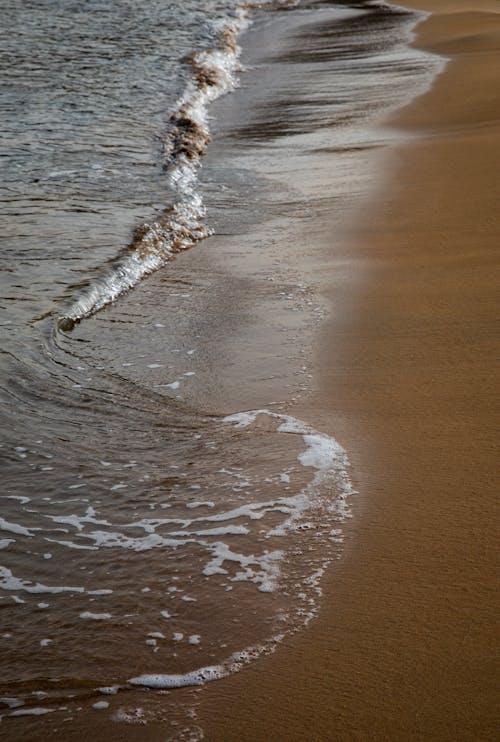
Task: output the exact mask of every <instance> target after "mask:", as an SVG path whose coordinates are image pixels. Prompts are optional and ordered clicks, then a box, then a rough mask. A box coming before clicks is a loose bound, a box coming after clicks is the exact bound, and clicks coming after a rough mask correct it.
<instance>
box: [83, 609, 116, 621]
mask: <svg viewBox="0 0 500 742" xmlns="http://www.w3.org/2000/svg"><path fill="white" fill-rule="evenodd" d="M80 618H84V619H90V620H92V621H105V620H106V619H108V618H112V615H111V613H92V612H91V611H84V612H83V613H80Z"/></svg>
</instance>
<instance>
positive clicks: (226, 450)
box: [0, 0, 435, 739]
mask: <svg viewBox="0 0 500 742" xmlns="http://www.w3.org/2000/svg"><path fill="white" fill-rule="evenodd" d="M278 5H279V4H274V6H273V7H272V11H273V12H269V11H267V13H266V12H264V11H260V12H258V13H255V11H254V15H253V16H252V14H251V12H250V11H249V10H247V9H244V8H240V7H238V6H237V5H236V3H231V2H223V1H222V0H217V1H215V0H214V2H206V1H205V0H203V1H202V0H198V1H194V0H193V1H191V2H172V1H167V0H165V1H160V0H150V1H149V2H147V3H142V4H136V3H131V2H125V1H121V2H119V1H118V0H117V1H115V2H108V3H105V4H102V3H100V2H86V3H80V2H74V3H67V2H64V3H63V2H54V1H49V0H45V1H43V0H42V1H40V2H34V1H28V2H24V1H23V2H15V1H12V0H9V1H8V2H7V3H5V7H4V8H3V18H2V29H1V30H0V54H1V63H2V64H1V67H2V70H3V78H4V79H3V83H4V87H3V91H4V92H3V101H2V103H3V110H4V120H3V128H2V132H1V135H0V136H1V138H0V150H1V156H2V176H3V177H2V185H1V188H2V205H1V210H2V211H1V213H2V225H3V226H2V267H3V274H2V279H1V281H2V284H1V285H2V294H1V297H2V298H1V306H2V317H1V327H0V330H1V350H2V356H1V357H2V373H1V380H2V382H1V398H0V429H1V431H2V440H1V448H0V454H1V459H2V491H1V495H0V497H1V511H0V513H1V514H0V552H1V554H0V556H1V557H2V558H1V559H0V588H1V590H0V609H1V615H2V634H1V636H0V642H1V653H2V680H1V687H0V696H1V699H0V702H1V704H2V705H1V707H0V708H1V709H2V710H1V712H0V714H1V715H2V716H4V717H14V718H6V719H5V722H6V723H9V724H11V725H14V724H16V725H18V726H16V727H15V728H14V726H12V730H13V731H12V734H13V735H14V734H15V735H18V738H19V739H23V738H26V734H25V731H24V730H25V727H24V726H23V725H24V724H25V723H27V722H26V719H28V720H32V719H33V718H34V719H36V720H37V723H40V724H41V723H42V721H43V719H44V718H45V717H46V716H47V714H49V715H52V714H53V715H55V717H61V714H62V713H63V712H64V714H66V715H67V714H71V716H70V717H68V718H69V719H70V721H68V722H67V723H75V724H78V713H79V712H80V711H81V710H82V709H83V710H86V709H87V710H88V709H90V708H91V707H95V708H96V709H102V710H105V709H107V708H108V706H107V705H106V703H108V701H106V702H105V703H104V704H102V699H103V697H104V698H109V697H113V698H114V697H115V695H117V696H120V694H124V693H125V691H126V690H127V689H130V688H136V687H148V688H149V687H152V688H156V689H158V688H160V689H172V688H175V689H182V687H183V686H191V685H193V686H198V685H200V684H203V683H204V682H206V681H207V680H212V679H218V678H221V677H223V676H226V675H228V674H231V673H232V672H235V671H237V670H239V669H240V668H242V667H243V666H244V665H245V664H246V663H247V662H249V661H251V660H252V659H255V658H257V657H258V656H259V655H261V654H262V653H263V652H269V651H273V650H274V648H275V647H276V646H277V644H279V642H280V641H281V640H282V639H283V637H284V636H285V635H287V633H290V632H293V631H295V630H297V629H299V628H301V627H303V626H304V625H306V624H307V623H308V622H309V621H310V620H311V618H312V617H313V616H314V615H315V613H316V611H317V610H318V606H319V597H320V594H321V587H320V580H321V576H322V574H323V573H324V571H325V569H327V568H328V565H329V564H331V563H332V561H333V560H334V559H335V557H336V556H337V554H338V551H339V548H340V544H341V541H342V532H341V524H342V522H343V521H344V520H345V518H346V517H348V515H349V510H348V502H349V499H348V498H349V497H350V495H352V494H353V486H352V484H351V481H350V468H349V461H348V457H347V454H346V452H345V451H344V450H343V448H342V446H341V445H340V444H339V443H338V442H337V441H336V440H335V438H334V437H333V436H332V435H331V434H330V433H327V432H324V431H319V430H316V429H315V428H314V426H312V425H311V424H310V422H309V421H307V420H305V421H302V420H298V419H297V418H296V416H294V415H293V410H292V409H291V407H292V405H291V400H290V399H288V400H287V399H286V398H285V399H283V398H282V397H281V398H279V399H278V398H275V399H273V400H271V401H269V400H268V399H267V397H266V396H265V394H264V392H263V393H262V398H261V399H259V406H258V407H257V409H256V410H255V411H250V412H248V411H247V410H246V409H245V408H241V407H235V401H234V399H233V397H234V398H236V397H235V395H233V396H232V395H231V394H230V393H229V392H228V389H229V387H228V386H227V385H226V386H224V371H225V369H227V368H229V367H230V366H231V364H232V363H234V359H233V358H232V357H231V356H230V355H229V356H228V357H227V358H226V357H224V355H223V354H222V353H220V352H219V351H220V347H221V346H220V343H219V344H217V342H216V341H217V338H220V336H228V335H230V334H231V332H236V334H237V333H238V332H240V331H241V327H242V325H241V322H242V320H241V317H240V314H241V315H243V309H242V307H243V305H244V302H245V301H246V302H247V303H248V302H249V301H250V300H253V301H255V296H249V295H248V293H247V294H245V292H242V291H240V289H239V284H237V285H236V284H234V285H233V284H230V283H227V281H226V277H223V279H224V281H225V283H224V282H222V283H221V284H220V285H221V286H223V289H220V290H219V294H220V296H219V295H218V298H217V301H215V299H214V294H213V293H211V286H212V285H213V281H214V280H215V279H213V281H212V284H210V285H209V284H208V282H209V270H205V269H204V268H203V261H202V259H201V257H200V262H199V266H201V268H199V269H198V270H199V271H200V272H199V274H198V275H195V273H196V270H197V269H196V268H195V267H194V266H196V265H198V263H197V261H196V260H195V261H194V263H193V275H192V276H190V275H189V274H188V275H186V270H185V269H180V268H179V269H178V268H176V267H175V260H174V261H173V262H169V261H172V259H173V258H174V256H175V253H177V252H179V251H182V250H184V249H185V248H187V247H193V245H195V243H196V242H198V241H199V240H200V239H202V238H203V237H205V236H207V235H208V234H209V233H210V231H211V229H216V230H217V231H218V232H224V231H225V230H231V229H232V230H236V229H239V230H240V231H243V230H244V229H245V228H247V229H248V230H249V231H250V233H253V234H255V235H257V234H258V226H257V225H258V224H260V228H262V224H265V225H266V227H265V228H264V233H266V229H268V228H269V227H268V222H266V219H269V220H271V221H269V224H271V223H272V224H274V222H272V219H276V218H278V217H279V219H283V215H284V214H285V215H286V216H287V220H288V221H290V220H291V222H290V223H291V224H292V226H293V224H294V223H293V219H294V218H296V219H298V220H299V221H300V219H302V218H303V216H304V214H305V213H306V212H307V213H309V212H310V213H312V214H313V216H314V214H315V213H318V214H319V213H320V212H321V211H322V208H323V206H322V204H323V200H322V199H324V198H325V194H324V193H321V194H320V193H318V185H317V183H318V182H319V183H322V182H323V170H322V167H327V168H328V169H331V166H330V164H329V161H328V165H326V164H325V153H327V152H330V153H332V152H337V153H341V152H343V153H344V154H345V159H342V158H341V157H339V158H338V160H337V161H336V164H335V167H336V168H337V169H338V176H339V177H338V179H337V181H336V182H337V184H338V186H335V184H334V185H332V186H331V188H335V187H338V188H339V192H341V191H342V189H344V190H345V187H346V185H345V184H346V182H347V180H348V179H349V178H350V179H351V180H352V181H354V179H355V178H356V177H358V175H355V174H356V173H358V170H357V169H356V167H354V165H355V161H354V159H353V155H352V153H353V152H355V153H359V151H361V152H362V151H363V150H364V149H366V150H368V149H370V148H371V147H374V146H379V145H380V141H374V140H373V139H372V140H370V138H369V135H368V133H367V128H366V124H365V121H367V120H369V119H370V117H373V116H375V115H376V114H377V113H378V112H380V111H385V110H386V109H387V108H388V107H389V106H390V105H394V104H396V103H397V102H400V101H402V100H404V99H405V96H408V94H409V92H408V91H413V94H414V93H415V92H416V91H418V90H419V89H421V88H422V86H425V84H427V83H428V81H429V79H430V75H431V74H432V73H433V72H434V71H435V65H434V66H432V65H431V64H430V62H429V59H428V58H427V57H426V56H424V55H422V56H420V55H418V54H416V53H409V52H408V48H407V46H406V41H407V35H408V29H409V28H410V27H411V22H410V20H409V19H408V17H407V16H405V15H398V14H393V13H388V12H387V10H378V9H377V7H376V6H373V7H372V5H371V4H365V5H366V8H364V9H363V7H362V6H363V4H362V3H348V2H345V3H331V2H328V3H302V4H301V5H299V8H298V9H296V10H292V11H290V10H288V11H285V10H281V11H280V10H279V8H278V9H277V6H278ZM351 6H352V7H351ZM253 17H257V30H256V31H255V34H257V35H254V36H253V37H252V36H251V35H250V34H251V33H252V31H250V32H249V34H247V39H248V40H251V39H252V38H253V39H254V42H255V48H254V49H253V51H252V46H251V44H249V46H248V50H247V54H246V56H245V53H244V54H243V57H242V59H243V61H244V62H245V64H246V65H247V66H248V68H249V70H248V73H244V72H242V71H241V70H239V60H240V56H239V49H238V47H237V44H236V42H237V40H238V34H240V33H241V32H242V31H243V30H244V29H245V28H246V26H247V24H248V22H249V21H250V20H251V19H252V18H253ZM304 24H306V25H307V24H309V25H308V26H307V28H308V32H307V36H305V37H304V38H301V42H300V44H299V45H297V44H296V42H295V39H296V38H298V34H299V31H300V29H302V27H303V26H304ZM278 28H284V29H288V31H287V33H283V35H282V37H280V38H281V42H280V44H281V46H279V45H278V46H276V47H275V40H276V39H277V38H278V37H277V35H276V31H277V29H278ZM256 39H257V40H258V39H260V42H259V43H260V45H261V46H260V47H259V46H258V43H257V41H255V40H256ZM276 44H277V42H276ZM278 47H279V48H278ZM259 49H260V50H259ZM263 49H264V50H267V51H265V53H264V52H263V51H262V50H263ZM193 53H194V55H193ZM252 54H253V55H254V57H255V58H253V57H252ZM273 55H274V56H273ZM257 62H258V64H257ZM254 63H255V64H256V66H255V67H253V65H254ZM259 65H260V66H259ZM260 67H262V69H261V68H260ZM308 70H310V71H311V70H312V73H311V74H309V73H308ZM241 74H245V75H247V78H246V79H247V80H248V81H249V83H248V84H249V85H250V86H252V85H253V86H254V87H253V88H252V87H251V88H250V93H249V95H247V97H246V98H245V94H244V92H243V91H239V93H240V95H239V97H238V95H237V94H236V93H232V94H231V95H232V96H234V101H237V103H235V105H237V107H238V110H237V112H236V113H235V112H234V111H233V114H232V115H233V120H232V124H231V126H229V130H228V131H226V133H225V135H224V136H225V138H222V140H219V141H222V145H219V146H220V147H221V149H222V150H223V151H222V152H220V151H217V149H216V148H215V149H214V150H213V151H214V152H216V155H215V157H214V159H215V161H216V164H215V165H214V161H213V160H212V162H211V164H210V163H209V165H208V167H207V169H206V172H205V173H204V175H203V177H200V171H199V165H200V162H201V159H202V158H203V155H204V153H205V150H206V147H207V144H208V139H209V133H210V128H212V126H213V125H214V124H215V127H217V125H218V124H217V122H212V121H211V120H210V111H211V108H210V103H211V102H213V101H214V100H216V99H217V98H218V97H219V96H221V95H222V94H224V93H227V92H230V91H231V90H233V89H234V87H235V86H236V85H237V79H238V76H239V75H241ZM353 91H356V93H355V94H353ZM231 95H229V96H228V101H230V99H231ZM245 106H247V109H246V108H245ZM230 109H231V103H230V102H228V111H230ZM229 120H230V119H229V118H228V121H229ZM221 137H222V134H221ZM283 141H286V142H290V141H292V142H293V145H292V149H293V154H294V156H296V157H298V158H300V157H304V155H305V154H307V155H308V156H309V157H313V156H316V157H318V158H319V159H318V161H317V162H316V161H313V160H312V162H314V168H315V170H314V172H315V177H314V178H313V179H312V181H313V182H312V185H311V186H310V188H311V189H310V190H309V191H308V190H307V184H306V180H307V179H304V180H303V181H302V182H301V183H296V184H294V186H295V188H296V190H295V191H294V192H293V193H291V190H290V188H289V186H286V187H285V186H283V185H282V186H280V187H276V183H275V182H273V183H271V185H270V181H269V180H268V179H266V178H268V176H269V173H272V171H273V168H276V167H277V165H279V162H280V160H279V159H276V158H277V157H278V155H279V150H280V147H282V146H284V145H283ZM214 146H215V147H216V146H217V141H216V142H214ZM314 153H316V154H315V155H314ZM355 157H358V154H355ZM292 161H293V157H292V156H290V158H289V162H292ZM360 161H362V156H361V160H360ZM356 162H357V160H356ZM329 177H330V175H329ZM330 179H331V178H330ZM227 184H229V186H228V185H227ZM356 187H357V186H356ZM288 199H291V200H288ZM284 204H286V208H285V207H284ZM325 208H326V207H325ZM327 208H331V202H330V201H329V202H328V204H327ZM294 215H295V217H294ZM242 225H244V226H242ZM274 228H275V226H273V229H274ZM293 228H294V229H295V226H294V227H293ZM259 240H260V237H259ZM201 244H203V243H201ZM260 245H261V247H262V248H263V250H264V251H263V252H262V256H261V259H262V271H265V272H266V281H267V280H270V281H273V280H274V278H275V277H276V279H277V277H278V275H279V271H280V270H282V271H283V270H285V269H284V268H280V267H278V266H277V265H276V260H275V262H274V264H273V263H272V260H274V258H272V251H271V250H268V249H267V247H268V246H267V245H266V244H264V243H262V242H261V243H260ZM197 249H199V247H198V246H195V247H193V254H195V253H194V251H196V250H197ZM231 250H232V251H233V252H234V250H235V248H233V247H231ZM200 255H201V253H200ZM242 259H243V260H244V259H245V256H244V255H243V256H242ZM266 260H267V261H271V263H270V264H269V265H267V264H266ZM273 266H274V267H273ZM158 269H159V271H158ZM152 271H158V272H157V273H155V274H154V276H153V278H151V279H149V281H146V282H144V281H142V282H141V279H142V278H143V277H144V276H145V275H146V274H148V273H150V272H152ZM210 280H212V279H210ZM300 280H301V279H299V280H298V281H299V282H297V284H296V286H294V287H293V288H289V287H288V288H286V287H285V288H286V290H283V291H281V292H278V294H279V297H280V298H279V301H280V302H282V301H286V302H291V306H290V312H289V315H288V316H292V315H291V312H292V311H296V310H297V311H299V310H300V314H301V316H303V317H304V318H306V319H307V318H309V319H310V321H311V322H317V316H318V313H317V311H316V310H317V309H318V307H317V306H316V304H315V301H314V300H313V299H314V297H312V298H311V296H310V291H309V289H308V287H307V286H306V285H305V284H303V283H300ZM220 281H222V278H221V279H220ZM136 284H138V285H137V287H136V288H132V290H131V291H130V292H129V293H126V294H125V295H124V296H122V294H124V292H126V290H127V289H130V288H131V287H133V286H136ZM207 286H208V288H207ZM219 288H220V287H219ZM278 288H279V287H278V286H277V289H278ZM231 292H232V293H231ZM233 295H234V296H236V297H237V299H232V300H231V301H232V303H231V301H230V297H231V296H233ZM117 297H120V298H118V302H117V304H116V306H115V307H112V308H111V309H110V308H109V307H108V309H104V311H103V312H99V311H98V310H99V309H102V308H103V307H106V306H107V305H108V304H109V303H110V302H111V301H112V300H114V299H116V298H117ZM235 302H236V303H235ZM228 307H229V309H228ZM235 318H236V319H235ZM311 318H312V319H311ZM309 319H307V321H309ZM280 321H281V320H280ZM289 321H290V320H287V322H289ZM294 321H295V320H294ZM304 321H305V320H304ZM290 322H291V321H290ZM238 323H240V324H238ZM290 326H291V325H290ZM234 328H236V330H235V329H234ZM281 329H283V328H280V330H281ZM285 329H286V327H285ZM288 329H289V328H288ZM269 331H270V332H271V330H269ZM214 348H217V352H215V351H214ZM249 356H250V358H251V361H250V363H249V364H248V365H249V367H250V368H252V367H257V366H258V360H257V359H256V356H255V354H253V353H252V354H249ZM263 365H264V366H265V364H263ZM266 369H267V373H268V372H269V369H268V366H265V368H264V370H263V371H262V378H264V377H265V373H266ZM302 371H303V369H301V373H302ZM283 373H285V372H283ZM290 373H291V371H290ZM268 375H269V373H268ZM243 383H244V381H243V380H242V381H241V384H243ZM285 386H286V385H285ZM257 388H259V387H258V385H257ZM242 396H243V395H239V396H238V399H239V400H241V399H242ZM221 398H222V400H223V402H222V403H221V402H220V400H221ZM214 410H215V412H214ZM221 410H224V414H222V413H221ZM129 692H130V691H129ZM175 692H176V693H179V692H182V691H179V690H176V691H175ZM178 698H179V697H178V696H176V700H175V701H173V703H174V708H175V709H176V710H175V711H174V710H173V709H172V708H171V707H169V712H168V714H169V719H173V720H174V721H175V719H176V718H177V717H176V716H175V714H176V713H177V714H180V713H181V712H180V711H179V709H180V708H181V705H182V704H180V702H179V701H178ZM95 704H101V705H100V706H99V705H97V706H95ZM167 705H168V704H167V700H166V699H165V700H164V706H165V707H166V706H167ZM188 706H189V704H188ZM189 708H190V707H189ZM113 713H114V716H113V717H112V718H114V719H115V721H134V720H136V721H137V719H135V717H133V715H132V717H131V716H130V715H129V716H127V713H128V712H125V711H120V709H118V710H116V709H114V712H113ZM155 713H156V712H155ZM182 713H184V711H183V712H182ZM120 714H121V716H120ZM181 715H182V714H181ZM153 716H154V713H153V712H151V718H153ZM39 717H40V719H41V720H42V721H40V722H38V718H39ZM139 718H140V720H141V721H148V720H151V718H150V716H148V715H147V714H146V715H145V716H144V714H143V712H142V711H141V713H140V714H139ZM44 729H45V732H44V733H43V734H47V735H48V734H49V732H48V731H47V730H48V729H49V727H44ZM39 734H42V733H41V732H40V733H39ZM42 736H43V735H42ZM39 738H42V737H39ZM47 738H48V737H47Z"/></svg>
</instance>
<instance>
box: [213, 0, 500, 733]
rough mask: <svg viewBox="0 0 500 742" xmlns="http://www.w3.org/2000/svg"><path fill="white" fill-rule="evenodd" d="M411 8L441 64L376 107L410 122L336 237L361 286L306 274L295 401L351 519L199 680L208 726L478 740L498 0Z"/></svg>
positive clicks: (490, 653) (488, 606) (491, 465)
mask: <svg viewBox="0 0 500 742" xmlns="http://www.w3.org/2000/svg"><path fill="white" fill-rule="evenodd" d="M412 7H416V8H419V9H423V10H428V11H431V12H432V13H433V15H432V16H431V17H430V19H429V20H427V21H425V22H424V23H422V24H421V25H420V26H419V27H418V34H417V37H416V40H415V42H414V43H415V44H416V45H417V46H420V47H423V48H426V49H429V50H431V51H433V52H436V53H438V54H443V55H446V56H447V57H449V59H450V61H449V63H448V65H447V67H446V69H445V71H444V72H443V73H442V74H441V76H440V77H439V78H438V79H437V81H436V82H435V83H434V85H433V87H432V89H431V90H430V91H429V92H428V93H426V94H425V95H424V96H422V97H419V98H418V99H417V100H416V101H415V102H414V103H412V104H411V105H410V106H408V107H407V108H405V109H404V110H402V111H401V112H399V113H397V114H396V115H394V116H393V117H392V119H391V125H392V126H394V127H396V128H398V129H399V128H401V129H403V130H412V131H414V132H416V133H417V134H418V136H417V138H416V140H415V141H413V142H411V143H405V144H404V145H403V146H400V147H396V148H395V149H394V151H393V152H392V154H391V158H390V162H389V163H388V166H387V169H388V171H389V173H390V175H389V178H388V180H386V182H385V186H384V188H383V189H382V191H381V192H380V193H378V195H377V196H376V198H375V199H374V200H373V202H372V204H371V206H370V207H369V208H368V211H367V213H365V214H364V215H363V219H362V224H361V226H360V228H359V229H357V230H354V231H353V235H352V241H350V240H348V244H349V248H350V249H351V250H352V253H351V255H352V256H353V259H356V261H359V262H360V263H361V264H362V266H363V267H364V276H365V280H364V281H363V283H362V285H361V286H360V285H359V284H358V283H356V281H355V279H353V280H352V281H350V280H349V276H350V274H349V271H348V270H347V271H345V272H344V281H343V282H342V285H339V283H336V284H335V288H334V290H332V289H331V288H329V287H328V285H327V284H328V281H325V284H326V285H325V289H324V290H325V294H326V295H327V296H328V297H329V299H330V301H331V303H332V305H333V306H334V307H335V309H336V317H335V318H334V319H331V320H330V322H329V324H328V326H327V328H326V329H325V330H324V332H323V334H322V343H321V349H318V352H317V354H316V356H315V363H316V368H317V369H318V373H319V375H320V379H321V384H320V388H319V389H318V390H317V392H316V394H315V397H314V403H313V404H314V405H315V406H316V414H317V416H318V417H319V418H324V417H325V416H327V415H328V414H329V412H330V410H331V411H332V414H333V415H334V418H335V422H336V434H337V435H338V437H339V439H340V440H341V441H342V442H343V443H344V445H345V446H346V448H347V450H348V451H349V453H350V456H351V460H352V463H353V467H354V469H355V472H356V477H357V486H358V490H359V495H358V498H357V502H356V504H355V505H354V516H355V517H354V519H353V521H352V522H351V524H350V525H349V526H348V528H347V541H346V548H345V551H344V553H343V556H342V558H341V561H340V562H339V563H338V564H337V565H336V568H335V570H332V571H331V573H329V574H328V575H327V576H326V578H325V588H324V597H323V604H322V610H321V612H320V616H319V618H318V619H317V621H316V622H315V623H314V624H313V625H311V626H310V627H309V628H308V629H307V631H305V632H304V633H302V634H300V635H299V636H296V637H294V638H293V640H290V641H289V642H288V643H287V646H286V649H283V650H282V651H279V652H277V653H276V655H274V656H273V657H270V658H266V659H263V660H262V661H261V662H259V663H258V665H255V666H253V667H250V668H248V670H247V671H246V672H245V673H242V674H240V675H238V676H236V677H234V678H231V680H230V681H228V682H227V683H225V684H224V686H223V687H213V688H210V689H209V690H208V693H207V698H208V700H207V699H205V701H204V704H203V712H204V713H205V714H206V717H205V719H206V720H207V721H206V722H205V723H206V725H207V726H206V729H207V738H208V739H224V740H237V739H238V740H251V739H252V740H257V739H258V740H260V739H265V738H269V737H273V738H275V739H279V740H304V739H311V740H313V739H314V740H368V739H370V740H431V739H433V740H440V741H441V740H450V741H451V740H461V741H462V740H471V741H472V740H475V741H478V740H491V739H494V738H495V737H496V736H497V734H498V715H497V708H498V703H497V701H498V698H497V690H496V677H497V672H498V666H497V664H496V662H497V661H496V656H495V655H496V652H497V650H498V635H497V634H496V632H495V623H496V600H495V581H496V568H497V556H498V553H497V550H496V545H495V531H496V529H495V518H496V512H497V511H496V502H495V496H496V485H497V482H496V477H495V457H496V448H495V418H496V402H495V379H496V378H497V377H496V371H497V362H498V361H497V359H498V356H495V348H496V340H495V335H494V319H495V297H494V293H495V283H496V280H495V271H494V266H495V263H496V255H495V249H496V243H497V235H498V208H497V206H498V198H499V195H500V194H499V182H498V164H499V163H498V152H499V136H500V129H499V121H498V106H499V102H498V97H497V95H496V91H497V90H498V88H499V79H498V78H499V74H500V73H499V67H498V64H496V61H495V60H497V58H498V52H499V48H500V19H499V16H498V10H499V8H498V4H497V3H491V2H490V3H486V2H485V3H483V2H481V3H473V2H462V3H460V4H458V3H455V2H453V3H439V2H434V3H433V2H418V3H417V2H415V3H412ZM384 177H387V174H386V173H384ZM325 238H326V235H325ZM345 279H347V280H345ZM353 283H354V286H353ZM221 696H222V698H223V700H224V705H223V709H221V707H220V706H218V705H217V699H220V697H221Z"/></svg>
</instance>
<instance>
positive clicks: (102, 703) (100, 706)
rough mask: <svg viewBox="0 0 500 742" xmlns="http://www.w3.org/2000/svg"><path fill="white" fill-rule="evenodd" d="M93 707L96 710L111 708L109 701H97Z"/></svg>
mask: <svg viewBox="0 0 500 742" xmlns="http://www.w3.org/2000/svg"><path fill="white" fill-rule="evenodd" d="M92 708H93V709H95V710H96V711H102V710H103V709H107V708H109V703H108V701H96V702H95V703H93V704H92Z"/></svg>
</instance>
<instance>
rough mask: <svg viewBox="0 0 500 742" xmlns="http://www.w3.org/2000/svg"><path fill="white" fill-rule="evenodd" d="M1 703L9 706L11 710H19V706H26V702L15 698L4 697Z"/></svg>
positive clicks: (0, 700) (0, 699)
mask: <svg viewBox="0 0 500 742" xmlns="http://www.w3.org/2000/svg"><path fill="white" fill-rule="evenodd" d="M0 703H3V704H4V705H5V706H8V707H9V708H11V709H15V708H19V706H24V701H22V700H21V699H20V698H14V697H13V696H4V697H3V698H0Z"/></svg>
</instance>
